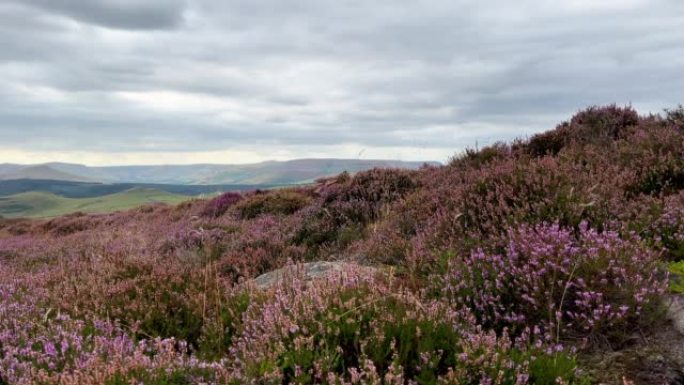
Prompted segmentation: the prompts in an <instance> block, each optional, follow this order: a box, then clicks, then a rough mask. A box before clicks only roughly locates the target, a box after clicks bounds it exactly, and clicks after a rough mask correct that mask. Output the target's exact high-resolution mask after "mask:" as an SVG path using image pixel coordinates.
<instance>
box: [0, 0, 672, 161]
mask: <svg viewBox="0 0 684 385" xmlns="http://www.w3.org/2000/svg"><path fill="white" fill-rule="evenodd" d="M683 68H684V2H683V1H681V0H643V1H642V0H563V1H558V0H549V1H543V0H537V1H532V0H518V1H509V0H496V1H477V0H471V1H461V0H425V1H423V0H411V1H408V0H390V1H385V0H373V1H368V0H358V1H356V0H354V1H346V0H302V1H288V0H225V1H224V0H2V1H1V2H0V162H20V163H36V162H43V161H57V160H59V161H70V162H81V163H87V164H97V165H103V164H135V163H139V164H159V163H196V162H211V163H244V162H254V161H261V160H265V159H291V158H301V157H348V158H358V157H361V158H400V159H405V160H440V161H444V160H446V159H447V158H448V157H449V156H450V155H452V154H453V153H455V152H457V151H459V150H462V149H463V148H465V147H472V146H474V145H475V143H479V145H483V144H487V143H491V142H493V141H496V140H510V139H512V138H515V137H525V136H529V135H530V134H532V133H534V132H539V131H543V130H546V129H549V128H552V127H554V126H555V124H556V123H558V122H559V121H561V120H563V119H567V118H568V117H569V116H570V115H572V113H573V112H575V111H577V110H578V109H580V108H583V107H585V106H588V105H592V104H607V103H617V104H620V105H625V104H631V105H632V106H634V107H635V108H637V110H639V111H640V112H642V113H648V112H659V111H661V110H662V109H663V108H667V107H674V106H676V105H677V104H678V103H682V102H684V73H683V72H682V69H683Z"/></svg>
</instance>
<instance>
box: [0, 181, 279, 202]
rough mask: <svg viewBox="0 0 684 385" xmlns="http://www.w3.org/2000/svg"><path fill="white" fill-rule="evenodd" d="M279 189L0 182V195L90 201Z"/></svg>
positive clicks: (62, 182)
mask: <svg viewBox="0 0 684 385" xmlns="http://www.w3.org/2000/svg"><path fill="white" fill-rule="evenodd" d="M273 187H281V186H276V185H236V184H221V185H213V184H212V185H203V184H197V185H187V184H154V183H92V182H71V181H63V180H43V179H10V180H0V196H8V195H15V194H21V193H25V192H31V191H40V192H47V193H52V194H55V195H59V196H62V197H65V198H93V197H98V196H103V195H110V194H116V193H118V192H122V191H126V190H130V189H134V188H147V189H155V190H159V191H166V192H168V193H172V194H180V195H189V196H198V195H207V194H208V195H212V194H216V193H221V192H226V191H247V190H256V189H262V190H265V189H269V188H273Z"/></svg>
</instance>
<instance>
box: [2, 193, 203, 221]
mask: <svg viewBox="0 0 684 385" xmlns="http://www.w3.org/2000/svg"><path fill="white" fill-rule="evenodd" d="M188 199H191V197H189V196H186V195H179V194H172V193H169V192H166V191H160V190H156V189H149V188H134V189H131V190H127V191H122V192H119V193H116V194H110V195H105V196H101V197H94V198H78V199H75V198H65V197H62V196H58V195H55V194H52V193H46V192H39V191H31V192H25V193H21V194H15V195H10V196H4V197H0V216H2V217H5V218H19V217H33V218H38V217H41V218H43V217H55V216H60V215H64V214H68V213H72V212H76V211H80V212H86V213H107V212H112V211H117V210H125V209H130V208H133V207H137V206H140V205H143V204H146V203H155V202H161V203H169V204H175V203H180V202H183V201H185V200H188Z"/></svg>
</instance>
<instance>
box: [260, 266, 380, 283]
mask: <svg viewBox="0 0 684 385" xmlns="http://www.w3.org/2000/svg"><path fill="white" fill-rule="evenodd" d="M352 266H357V268H358V265H354V264H351V263H348V262H325V261H318V262H309V263H303V264H299V265H291V266H286V267H283V268H281V269H278V270H273V271H271V272H268V273H266V274H262V275H260V276H258V277H256V278H255V279H254V280H253V281H252V282H253V283H254V284H255V286H256V287H257V288H259V289H262V290H265V289H269V288H272V287H274V286H276V285H278V284H279V283H281V282H282V281H283V279H284V278H285V277H288V276H293V275H299V276H301V277H302V278H303V279H304V280H305V281H312V280H314V279H318V278H324V277H326V276H327V275H328V274H332V273H335V272H340V271H343V270H344V269H345V268H348V267H349V268H350V267H352ZM362 269H363V270H364V271H374V269H373V268H372V267H362Z"/></svg>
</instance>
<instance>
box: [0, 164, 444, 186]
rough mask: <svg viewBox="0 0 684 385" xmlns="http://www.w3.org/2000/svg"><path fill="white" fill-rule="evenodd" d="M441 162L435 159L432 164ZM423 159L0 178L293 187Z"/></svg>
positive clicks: (0, 176)
mask: <svg viewBox="0 0 684 385" xmlns="http://www.w3.org/2000/svg"><path fill="white" fill-rule="evenodd" d="M431 163H432V164H435V162H431ZM423 164H424V163H423V162H402V161H393V160H365V159H296V160H290V161H284V162H276V161H268V162H261V163H254V164H242V165H221V164H194V165H163V166H109V167H89V166H85V165H80V164H70V163H46V164H41V165H17V164H3V165H0V180H12V179H43V180H46V179H47V180H61V181H78V182H102V183H149V184H192V185H197V184H209V185H225V184H230V185H235V184H238V185H262V184H263V185H287V184H302V183H310V182H313V181H314V180H315V179H317V178H321V177H326V176H332V175H337V174H339V173H341V172H343V171H348V172H350V173H355V172H358V171H364V170H368V169H372V168H376V167H378V168H408V169H417V168H419V167H420V166H422V165H423Z"/></svg>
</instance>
